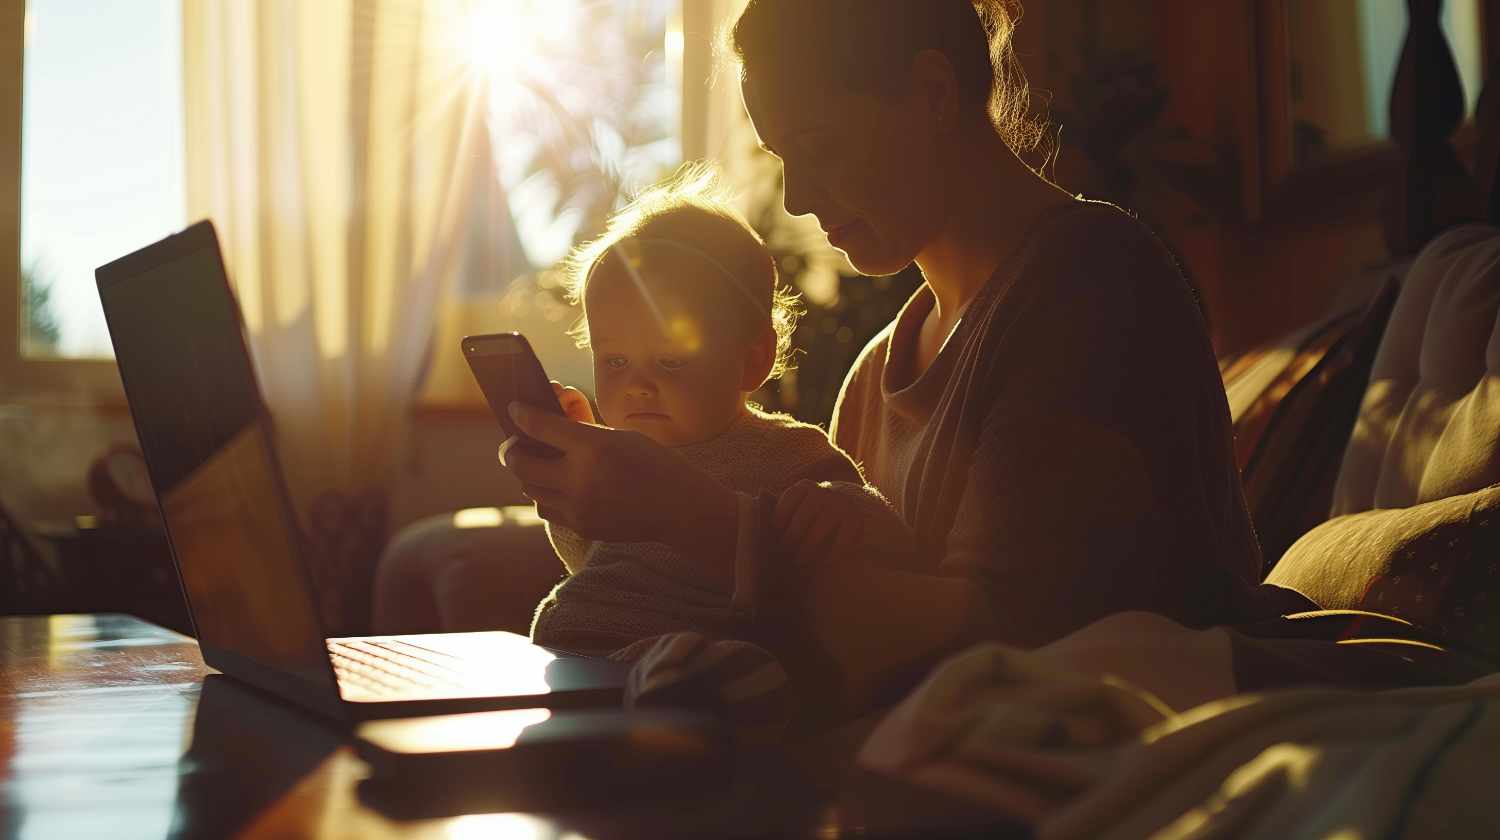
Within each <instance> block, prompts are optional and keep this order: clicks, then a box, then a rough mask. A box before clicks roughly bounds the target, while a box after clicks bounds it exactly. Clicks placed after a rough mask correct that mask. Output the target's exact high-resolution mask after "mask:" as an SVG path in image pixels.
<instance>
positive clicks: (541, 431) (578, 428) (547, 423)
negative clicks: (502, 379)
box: [510, 402, 596, 452]
mask: <svg viewBox="0 0 1500 840" xmlns="http://www.w3.org/2000/svg"><path fill="white" fill-rule="evenodd" d="M510 418H511V419H512V420H514V421H516V425H517V426H519V427H521V431H523V432H525V433H526V434H527V435H528V436H529V437H531V438H534V439H536V440H538V441H541V442H542V443H545V444H548V445H550V446H552V447H554V448H556V449H561V450H562V451H563V452H571V451H573V450H574V449H579V448H587V447H588V445H589V443H590V441H592V440H593V439H594V438H592V437H591V435H590V433H591V432H593V431H595V430H596V429H595V427H593V426H587V425H584V424H583V423H578V422H576V421H574V420H570V419H568V418H567V417H559V416H557V415H556V414H552V413H550V412H546V411H539V410H537V409H535V408H532V407H531V406H528V405H526V404H525V403H519V402H513V403H511V404H510Z"/></svg>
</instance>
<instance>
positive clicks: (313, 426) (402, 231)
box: [183, 0, 497, 633]
mask: <svg viewBox="0 0 1500 840" xmlns="http://www.w3.org/2000/svg"><path fill="white" fill-rule="evenodd" d="M465 9H466V4H464V3H462V2H456V1H455V2H424V0H317V2H299V0H258V2H243V3H241V2H222V0H184V2H183V50H184V62H183V77H184V80H185V111H186V133H187V138H186V141H187V142H186V151H187V160H188V178H187V191H188V197H187V203H188V210H189V217H190V218H193V219H197V218H209V219H211V220H213V222H214V224H215V226H216V227H217V229H218V233H219V237H220V240H221V242H222V245H223V249H224V256H225V260H226V262H227V266H228V269H229V274H230V276H231V278H232V282H233V283H234V285H235V289H236V292H237V294H238V296H239V299H240V303H241V306H242V308H243V310H244V316H245V321H246V324H247V326H248V329H249V333H250V343H251V346H252V352H253V354H254V356H255V361H256V365H257V368H258V370H259V373H260V377H261V384H262V387H263V389H264V390H265V392H266V395H267V400H268V401H269V403H270V407H271V411H272V414H273V415H274V417H275V423H276V434H277V439H278V444H279V446H280V451H281V457H282V461H283V465H284V467H285V468H286V471H287V474H288V479H289V482H290V484H291V487H292V494H293V497H294V499H295V501H296V504H297V507H298V509H299V511H300V512H301V514H302V518H303V521H304V523H305V525H306V529H307V532H308V534H309V537H310V540H311V542H312V543H313V545H312V549H313V558H314V564H315V566H314V577H315V579H316V582H317V584H318V586H319V589H320V594H321V595H322V600H323V604H324V608H325V612H326V613H327V616H326V617H327V619H328V622H329V628H328V629H329V630H330V631H331V632H334V633H344V632H358V631H359V630H361V629H362V627H363V624H364V622H365V620H366V616H367V614H368V604H369V596H368V593H369V588H368V587H369V566H370V564H372V563H373V561H374V558H375V556H377V555H378V553H379V548H380V545H381V543H382V542H383V540H384V538H385V536H386V534H385V529H386V522H385V511H386V499H387V496H388V488H389V486H390V482H391V481H393V480H394V478H395V476H396V475H397V471H396V469H395V467H396V466H397V459H398V457H399V453H400V452H401V451H402V446H403V443H404V438H405V434H406V432H407V430H408V417H409V414H410V411H409V410H410V408H411V404H412V401H413V399H414V395H415V393H416V391H417V388H418V386H419V385H420V381H421V378H422V374H423V371H424V368H425V366H426V363H427V354H428V352H429V351H428V348H429V345H430V340H431V337H432V332H433V322H434V320H435V318H434V313H435V309H436V304H437V301H438V298H439V296H440V294H441V293H442V292H443V290H444V289H445V288H446V287H447V285H448V284H449V281H450V280H451V276H452V274H453V273H454V271H455V270H456V268H457V266H458V265H459V264H460V263H461V262H462V259H461V254H460V251H461V250H462V249H463V248H464V247H465V245H469V246H472V244H473V239H472V237H466V236H465V233H466V230H467V229H468V227H469V226H471V225H472V224H473V222H474V220H473V219H471V218H468V216H467V213H466V211H467V210H468V209H469V208H470V207H474V206H483V205H485V204H487V203H488V204H492V203H493V202H487V201H485V200H484V199H485V197H486V196H485V195H484V191H492V190H494V189H497V182H496V178H495V172H494V163H493V156H492V154H491V150H490V146H489V135H488V131H487V129H486V126H485V120H484V100H485V96H484V92H483V90H482V86H481V85H480V83H479V82H478V81H477V80H474V79H472V78H471V77H470V76H469V75H467V74H465V72H464V68H463V67H462V63H461V54H462V53H461V51H460V50H455V49H453V48H452V45H451V43H450V41H451V38H450V36H451V35H452V33H453V32H454V31H455V27H461V25H462V15H463V13H464V11H465ZM470 256H472V255H470ZM481 262H483V261H482V260H481Z"/></svg>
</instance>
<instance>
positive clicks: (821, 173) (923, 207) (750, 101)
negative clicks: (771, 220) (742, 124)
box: [741, 77, 945, 275]
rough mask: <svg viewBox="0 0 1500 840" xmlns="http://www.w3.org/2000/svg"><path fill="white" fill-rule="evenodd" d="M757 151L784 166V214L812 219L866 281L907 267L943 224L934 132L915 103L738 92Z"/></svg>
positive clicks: (822, 88) (840, 94)
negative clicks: (756, 138) (757, 142)
mask: <svg viewBox="0 0 1500 840" xmlns="http://www.w3.org/2000/svg"><path fill="white" fill-rule="evenodd" d="M741 93H742V95H743V97H744V101H745V108H746V110H747V111H748V112H749V114H750V120H751V122H752V123H753V124H754V126H755V131H756V134H758V135H759V137H760V142H761V145H762V147H764V148H765V149H766V150H767V151H768V152H770V153H772V154H774V155H775V156H777V157H778V158H780V159H781V164H782V170H783V173H784V181H785V188H786V196H785V202H786V209H787V212H789V213H791V214H792V215H794V216H801V215H804V214H807V213H812V214H813V215H815V216H817V218H818V222H819V223H820V224H821V225H822V226H823V230H824V231H825V232H826V233H827V234H828V241H829V243H830V244H832V245H833V247H835V248H837V249H839V250H840V251H843V252H844V253H845V254H846V255H847V256H848V257H849V261H850V263H851V264H853V265H854V267H855V268H856V269H858V270H859V271H860V272H862V273H864V274H869V275H886V274H894V273H896V272H898V271H901V270H902V269H904V268H906V267H907V266H908V265H910V264H911V263H912V261H913V260H915V259H916V258H917V255H918V254H919V253H921V251H922V249H923V248H924V247H925V246H926V245H927V243H928V242H930V241H931V240H932V238H933V236H934V235H935V234H936V233H937V231H938V229H939V226H940V225H941V224H942V222H943V219H944V215H945V214H944V212H943V211H944V208H943V204H942V201H941V195H942V190H941V185H940V178H939V167H938V160H937V158H938V155H939V147H938V142H937V141H938V138H939V132H938V130H937V127H936V126H934V125H933V124H932V118H931V116H930V111H929V110H928V109H927V108H926V107H924V105H923V102H922V101H921V98H920V97H919V96H918V95H916V94H915V93H914V92H911V91H908V92H905V93H900V94H897V95H895V96H891V97H878V96H875V95H874V94H866V93H849V92H844V91H842V90H837V89H833V87H832V86H827V85H817V84H809V85H805V86H802V87H800V88H798V89H795V90H793V89H792V86H791V85H789V84H785V83H781V84H778V83H777V82H775V81H766V82H762V83H757V82H756V81H755V80H754V77H752V78H751V79H750V80H748V81H746V82H745V83H744V85H743V86H742V87H741Z"/></svg>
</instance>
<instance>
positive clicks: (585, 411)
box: [552, 379, 597, 423]
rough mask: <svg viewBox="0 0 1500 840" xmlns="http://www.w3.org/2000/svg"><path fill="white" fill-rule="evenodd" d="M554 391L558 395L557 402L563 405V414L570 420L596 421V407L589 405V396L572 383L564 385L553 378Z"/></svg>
mask: <svg viewBox="0 0 1500 840" xmlns="http://www.w3.org/2000/svg"><path fill="white" fill-rule="evenodd" d="M552 393H554V394H556V395H557V404H558V405H560V406H562V410H563V414H564V415H566V416H567V418H568V419H569V420H573V421H576V422H579V423H595V422H597V421H596V420H594V409H593V407H592V406H590V405H589V398H588V397H586V396H584V395H583V392H582V391H580V390H578V389H577V388H574V387H573V386H572V385H564V384H562V383H561V382H558V381H557V380H556V379H554V380H552Z"/></svg>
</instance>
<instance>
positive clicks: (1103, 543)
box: [833, 200, 1260, 644]
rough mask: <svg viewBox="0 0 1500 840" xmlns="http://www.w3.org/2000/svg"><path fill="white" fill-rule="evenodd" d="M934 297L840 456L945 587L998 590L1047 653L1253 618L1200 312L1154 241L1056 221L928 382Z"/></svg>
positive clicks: (1223, 406)
mask: <svg viewBox="0 0 1500 840" xmlns="http://www.w3.org/2000/svg"><path fill="white" fill-rule="evenodd" d="M933 303H934V297H933V294H932V291H931V289H929V288H928V287H927V286H925V285H924V286H922V287H921V288H920V289H919V290H918V291H917V292H916V294H915V295H913V296H912V298H911V299H910V300H909V301H907V303H906V305H905V306H904V308H903V309H902V310H901V312H900V314H899V315H898V316H897V318H896V320H895V321H894V322H893V323H892V324H891V325H890V326H888V327H887V328H886V329H885V330H883V331H882V332H881V333H880V334H879V335H877V336H876V337H875V338H874V339H873V340H872V341H871V342H870V344H869V346H867V347H866V348H865V350H864V351H863V353H862V354H861V356H860V358H859V360H858V361H857V362H856V364H855V366H854V368H853V370H851V372H850V374H849V376H848V378H847V380H846V381H845V383H844V387H843V390H842V393H841V394H840V396H839V401H838V404H837V406H836V408H835V412H834V421H833V437H834V441H835V442H836V443H837V444H838V445H839V446H840V447H841V448H842V449H844V450H845V451H847V452H848V453H850V454H851V455H852V456H853V457H854V458H855V460H856V461H858V462H860V463H861V465H862V467H863V469H864V471H865V475H866V478H867V480H869V481H870V482H871V483H872V484H874V485H875V487H877V488H878V489H879V490H880V491H881V492H882V493H883V494H884V495H885V496H886V497H887V498H888V499H889V500H890V501H891V502H892V503H893V504H894V505H895V507H896V509H897V510H898V511H899V512H900V514H901V515H902V517H903V518H904V519H905V521H906V523H907V525H908V526H909V527H910V528H911V529H912V530H913V531H914V532H915V534H916V538H917V542H918V544H919V545H920V546H921V547H922V548H921V554H922V556H921V557H920V558H919V560H920V561H921V562H922V563H924V564H925V566H926V568H928V569H930V570H931V571H932V572H933V573H937V574H943V575H961V576H967V577H971V578H973V579H975V580H976V581H978V582H979V583H981V585H982V586H984V587H985V588H986V591H987V592H988V594H989V597H990V599H991V602H992V614H993V619H994V621H995V625H996V626H995V635H996V636H997V637H999V638H1001V639H1003V640H1005V641H1008V642H1012V643H1016V644H1040V643H1044V642H1046V641H1049V640H1052V639H1055V638H1057V637H1059V636H1062V635H1064V634H1066V633H1067V632H1069V631H1071V630H1074V629H1077V628H1078V627H1081V626H1083V625H1084V624H1086V623H1088V622H1090V621H1092V620H1094V619H1097V618H1099V617H1101V616H1104V615H1106V614H1108V613H1111V612H1115V611H1119V610H1124V609H1144V610H1151V611H1154V612H1159V613H1162V614H1165V615H1167V616H1169V617H1172V618H1174V619H1176V620H1178V621H1181V622H1184V623H1186V624H1189V625H1193V626H1201V625H1206V624H1211V623H1223V622H1226V621H1234V620H1239V619H1240V618H1242V617H1243V612H1244V611H1245V609H1246V604H1248V603H1250V600H1251V599H1253V597H1254V596H1253V594H1252V588H1253V587H1254V585H1255V583H1256V579H1257V576H1258V573H1259V569H1260V552H1259V547H1258V545H1257V543H1256V538H1255V533H1254V529H1253V528H1252V526H1251V524H1250V519H1249V514H1248V512H1247V509H1246V506H1245V501H1244V497H1243V494H1242V491H1241V487H1240V479H1239V474H1238V472H1237V470H1236V468H1235V462H1234V456H1233V451H1232V427H1231V425H1230V418H1229V409H1228V404H1227V401H1226V399H1225V396H1224V388H1223V384H1222V381H1221V379H1220V377H1219V371H1218V366H1217V364H1216V362H1215V358H1214V353H1213V349H1212V347H1211V346H1210V343H1209V339H1208V334H1207V331H1206V329H1205V324H1204V320H1203V317H1202V315H1201V313H1200V311H1199V309H1198V305H1197V302H1196V300H1195V297H1194V294H1193V291H1192V290H1191V288H1190V287H1189V285H1188V284H1187V282H1186V280H1185V279H1184V278H1183V275H1182V273H1181V271H1180V270H1179V268H1178V266H1177V263H1176V261H1175V260H1174V259H1173V257H1172V256H1171V254H1170V253H1169V252H1168V251H1167V250H1166V248H1165V247H1164V246H1163V245H1162V244H1161V242H1160V241H1159V240H1158V239H1157V238H1156V237H1155V236H1154V235H1153V234H1152V233H1151V232H1150V231H1149V230H1148V229H1147V228H1146V227H1145V226H1144V225H1142V224H1141V223H1140V222H1138V221H1137V220H1135V219H1134V218H1132V217H1131V216H1129V215H1127V214H1126V213H1124V212H1123V211H1121V210H1120V209H1119V208H1117V207H1114V206H1113V205H1109V204H1104V203H1100V202H1090V201H1083V200H1079V201H1077V202H1075V203H1073V204H1071V205H1069V206H1067V207H1065V208H1062V209H1058V210H1055V211H1052V212H1050V213H1049V214H1047V215H1045V216H1043V217H1042V218H1041V220H1039V221H1038V222H1036V223H1035V224H1034V226H1033V228H1032V229H1031V231H1030V232H1029V233H1028V235H1027V236H1026V237H1025V239H1024V242H1023V243H1022V244H1021V245H1020V246H1019V248H1018V249H1017V250H1016V252H1015V253H1014V254H1012V256H1011V257H1010V258H1009V259H1008V260H1007V261H1006V262H1005V263H1004V264H1002V265H1001V266H1000V267H999V268H998V270H997V271H996V272H995V274H994V276H993V277H992V278H991V280H990V281H989V283H988V285H987V286H986V287H985V288H984V289H983V290H982V291H981V292H980V293H979V294H978V295H977V296H976V297H975V298H974V300H973V301H971V303H970V304H969V306H968V308H967V310H966V311H965V312H964V313H963V315H962V317H961V318H960V320H959V322H958V325H957V326H956V327H955V329H954V331H953V333H952V335H951V336H950V337H949V338H948V340H947V341H946V343H945V344H944V345H943V347H942V348H941V350H940V351H939V352H938V354H937V356H936V358H935V359H934V361H933V362H932V364H931V366H930V367H929V368H928V369H927V370H925V371H923V372H922V373H921V374H920V375H914V374H913V372H912V370H913V366H914V360H915V356H916V348H917V344H918V336H919V335H920V331H921V327H922V324H923V321H924V319H925V317H926V316H927V314H928V312H929V311H931V309H932V306H933Z"/></svg>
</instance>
